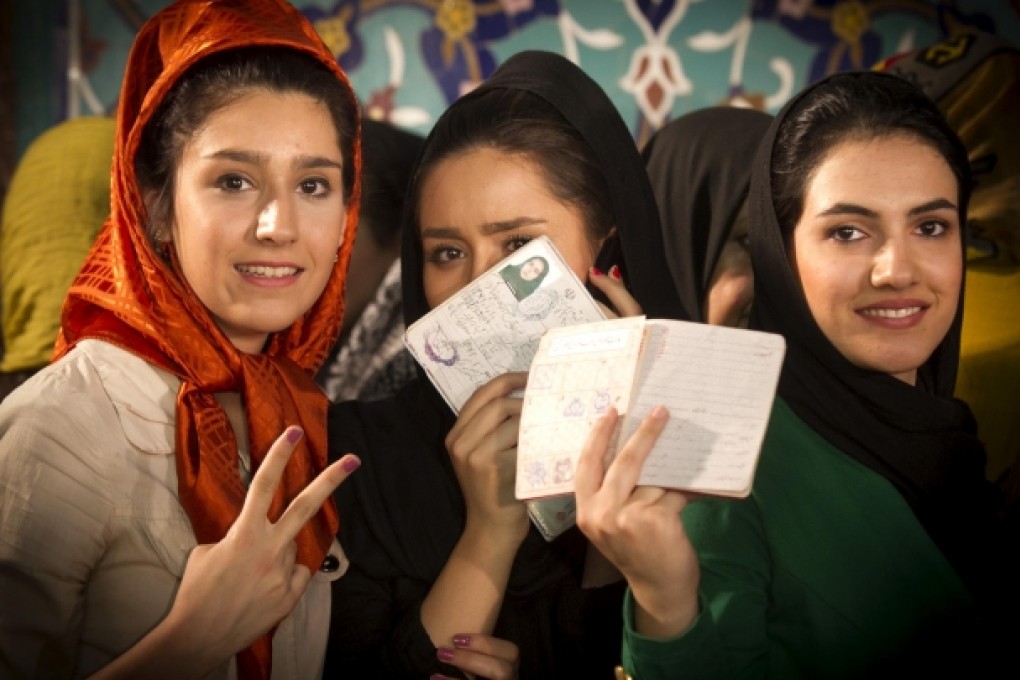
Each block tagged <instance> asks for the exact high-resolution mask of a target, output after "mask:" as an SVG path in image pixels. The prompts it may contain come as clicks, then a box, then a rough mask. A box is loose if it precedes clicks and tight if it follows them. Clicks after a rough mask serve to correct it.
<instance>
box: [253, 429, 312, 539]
mask: <svg viewBox="0 0 1020 680" xmlns="http://www.w3.org/2000/svg"><path fill="white" fill-rule="evenodd" d="M302 435H304V432H303V431H302V429H301V428H300V427H297V426H293V425H292V426H291V427H288V428H287V429H286V430H284V431H283V433H282V434H280V436H279V437H277V438H276V441H275V442H273V445H272V446H270V447H269V451H268V452H267V453H266V457H265V458H263V459H262V464H261V465H259V469H258V470H256V471H255V476H254V477H252V480H251V486H250V487H249V488H248V494H247V495H246V496H245V498H244V505H243V506H242V507H241V513H240V515H239V516H238V521H239V522H244V521H251V520H256V521H265V520H266V517H267V515H268V513H269V505H270V503H272V501H273V496H274V494H276V487H278V486H279V485H280V478H281V477H282V476H283V469H284V468H285V467H287V461H289V460H290V456H291V454H292V453H294V449H295V447H297V443H298V442H299V441H301V437H302Z"/></svg>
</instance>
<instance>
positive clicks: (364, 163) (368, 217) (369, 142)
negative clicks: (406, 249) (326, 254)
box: [358, 118, 425, 248]
mask: <svg viewBox="0 0 1020 680" xmlns="http://www.w3.org/2000/svg"><path fill="white" fill-rule="evenodd" d="M424 142H425V139H424V138H423V137H421V136H419V135H417V134H414V133H412V132H407V131H406V130H402V129H400V128H398V127H395V126H393V125H390V124H389V123H384V122H381V121H377V120H372V119H371V118H365V119H364V120H363V121H362V127H361V219H360V221H359V223H358V228H359V232H358V233H361V231H360V230H361V229H364V230H365V231H366V232H367V233H368V234H369V235H370V236H371V237H372V240H373V241H375V243H376V244H377V245H378V246H380V247H383V248H385V247H388V246H392V245H396V244H397V243H398V241H397V236H398V235H399V234H400V223H401V219H403V213H404V199H405V198H406V196H407V187H408V185H409V184H410V183H411V173H412V172H413V171H414V162H415V159H417V157H418V154H419V152H420V151H421V147H422V144H423V143H424Z"/></svg>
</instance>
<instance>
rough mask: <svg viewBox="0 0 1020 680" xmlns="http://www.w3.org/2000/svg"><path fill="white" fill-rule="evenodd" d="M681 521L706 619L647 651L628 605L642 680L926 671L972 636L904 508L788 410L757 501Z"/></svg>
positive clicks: (953, 582) (951, 579) (955, 591)
mask: <svg viewBox="0 0 1020 680" xmlns="http://www.w3.org/2000/svg"><path fill="white" fill-rule="evenodd" d="M683 521H684V526H685V528H686V530H687V532H688V535H689V536H690V538H691V541H692V542H693V543H694V546H695V548H696V549H697V552H698V558H699V561H700V563H701V589H700V598H701V613H700V614H699V616H698V618H697V619H696V620H695V622H694V623H693V624H692V626H691V628H690V629H688V630H687V631H686V632H685V633H683V634H682V635H680V636H679V637H676V638H673V639H671V640H664V641H658V640H651V639H648V638H644V637H642V636H640V635H638V634H637V633H636V632H635V631H634V628H633V621H634V616H633V607H634V603H633V600H632V598H631V595H630V593H628V595H627V600H626V603H625V610H624V618H625V622H626V623H625V630H624V641H623V659H624V666H625V668H626V669H627V670H628V671H629V672H630V673H631V674H632V675H633V676H634V677H635V678H636V679H637V680H656V679H658V678H669V679H672V678H734V677H760V678H764V677H769V678H791V677H792V678H796V677H807V678H819V677H824V678H836V677H861V676H866V675H870V674H871V673H872V672H875V671H876V670H878V669H880V668H881V669H883V670H889V667H890V666H892V665H894V664H895V663H905V664H906V665H905V666H904V667H903V668H905V669H907V670H918V665H917V663H918V659H922V660H923V661H924V662H925V663H928V664H931V665H935V666H938V665H939V664H940V658H941V656H942V655H945V656H948V657H958V656H959V640H960V637H959V636H960V635H961V634H963V633H965V632H966V631H968V630H973V627H972V626H971V625H970V624H971V622H972V621H973V618H974V607H973V602H972V601H971V599H970V596H969V595H968V593H967V592H966V590H965V589H964V586H963V584H962V582H961V581H960V580H959V578H958V577H957V576H956V573H955V572H954V571H953V569H952V568H951V566H950V565H949V563H948V562H947V561H946V559H945V558H944V557H943V555H942V553H941V552H940V551H939V550H938V548H937V547H936V546H935V544H934V543H933V542H932V541H931V539H930V538H929V537H928V534H927V533H926V532H925V530H924V528H923V527H922V526H921V524H920V523H919V522H918V521H917V519H916V517H915V515H914V513H913V512H912V511H911V509H910V507H909V506H908V505H907V504H906V502H905V501H904V500H903V497H902V496H901V495H900V494H899V493H898V492H897V491H896V490H895V489H894V488H893V486H892V485H891V484H889V482H887V481H886V480H885V479H884V478H882V477H880V476H879V475H878V474H876V473H875V472H873V471H871V470H870V469H868V468H865V467H864V466H862V465H861V464H860V463H858V462H857V461H855V460H853V459H852V458H850V457H849V456H847V455H845V454H843V453H841V452H840V451H839V450H837V449H836V448H835V447H833V446H832V445H830V444H829V443H828V442H826V441H824V440H823V439H822V438H821V437H820V436H819V435H818V434H816V433H815V432H814V431H813V430H811V429H810V428H809V427H808V426H807V425H806V424H805V423H804V422H803V421H801V420H800V419H799V418H798V417H797V416H796V415H795V414H794V413H793V411H791V410H790V408H789V406H787V405H786V404H785V403H784V402H783V401H782V400H777V401H776V404H775V408H774V409H773V412H772V418H771V421H770V423H769V429H768V432H767V434H766V437H765V443H764V445H763V449H762V455H761V460H760V461H759V467H758V471H757V474H756V477H755V481H754V488H753V490H752V493H751V495H750V497H748V498H747V499H743V500H739V501H732V500H719V499H710V500H704V501H700V502H697V503H694V504H692V505H690V506H688V507H687V508H686V509H685V510H684V512H683ZM954 646H956V647H957V649H952V648H953V647H954ZM905 659H906V660H905Z"/></svg>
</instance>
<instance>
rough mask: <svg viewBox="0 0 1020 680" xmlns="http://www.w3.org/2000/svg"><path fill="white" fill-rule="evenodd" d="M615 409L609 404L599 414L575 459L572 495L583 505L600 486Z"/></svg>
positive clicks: (615, 415) (617, 417) (617, 418)
mask: <svg viewBox="0 0 1020 680" xmlns="http://www.w3.org/2000/svg"><path fill="white" fill-rule="evenodd" d="M619 419H620V417H619V414H618V413H617V412H616V409H615V408H614V407H612V406H610V407H609V408H608V409H607V410H606V412H605V413H604V414H603V415H602V416H600V417H599V418H598V419H597V420H596V421H595V425H594V426H593V427H592V429H591V432H589V433H588V438H587V439H586V440H585V442H584V446H583V447H581V455H580V456H579V457H578V459H577V469H576V470H575V471H574V496H575V497H576V499H577V503H578V504H579V505H583V504H584V503H585V502H586V501H587V500H588V499H589V498H590V497H591V496H592V495H594V494H595V492H596V491H598V490H599V488H600V487H601V486H602V479H603V477H604V476H605V457H606V448H608V446H609V439H610V438H611V437H612V436H613V429H614V428H615V427H616V423H617V422H618V421H619Z"/></svg>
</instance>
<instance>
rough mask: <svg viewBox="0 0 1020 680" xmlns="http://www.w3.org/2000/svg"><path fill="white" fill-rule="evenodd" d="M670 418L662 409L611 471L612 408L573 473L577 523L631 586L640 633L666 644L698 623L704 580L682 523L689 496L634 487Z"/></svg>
mask: <svg viewBox="0 0 1020 680" xmlns="http://www.w3.org/2000/svg"><path fill="white" fill-rule="evenodd" d="M668 417H669V416H668V414H667V413H666V409H664V408H662V407H661V406H658V407H656V408H655V409H654V410H653V411H652V413H651V414H650V415H649V416H648V417H646V418H645V419H644V420H643V421H642V422H641V425H640V426H639V427H638V429H637V430H636V431H635V432H634V434H633V435H631V437H630V439H628V440H627V443H626V444H625V445H624V446H623V448H622V449H621V450H620V452H619V453H618V454H617V456H616V458H615V459H614V460H613V462H612V463H611V464H610V466H609V469H608V470H605V469H604V468H605V464H604V460H605V454H606V449H607V447H608V446H609V440H610V437H611V435H612V433H613V429H614V428H615V427H616V424H617V421H618V420H619V416H618V415H617V413H616V410H615V409H613V408H610V409H609V411H607V413H606V414H605V415H604V416H602V417H601V418H599V419H598V420H597V421H596V423H595V427H594V428H592V431H591V434H590V435H589V436H588V440H587V441H586V442H585V445H584V448H583V449H582V452H581V456H580V459H579V460H578V463H577V471H576V473H575V476H574V488H575V495H576V499H577V524H578V526H579V527H580V529H581V531H582V532H583V533H584V534H585V535H586V536H587V537H588V539H589V540H590V541H591V542H592V543H593V544H594V545H595V547H596V548H598V550H599V551H600V552H601V553H602V554H603V555H604V556H605V557H606V558H607V559H609V560H610V561H611V562H612V563H613V564H614V565H616V567H617V568H618V569H619V570H620V571H621V572H622V573H623V575H624V577H626V579H627V582H628V583H629V584H630V588H631V592H632V593H633V595H634V600H635V602H636V604H637V611H636V613H635V623H636V627H637V630H638V632H640V633H641V634H643V635H646V636H648V637H654V638H660V639H664V638H668V637H674V636H676V635H679V634H680V633H681V632H683V631H684V630H685V629H686V628H687V627H688V626H690V624H691V623H692V622H693V621H694V618H695V617H696V616H697V613H698V582H699V579H700V570H699V567H698V560H697V555H696V554H695V552H694V547H693V546H692V545H691V542H690V539H689V538H688V537H687V534H686V533H685V532H684V527H683V522H681V520H680V511H681V510H683V508H684V507H685V506H686V505H687V503H688V498H687V497H686V496H685V495H684V494H682V493H680V492H678V491H671V490H666V489H662V488H659V487H650V486H644V487H637V486H636V485H637V480H638V478H639V477H640V474H641V467H642V465H643V464H644V461H645V459H646V458H647V457H648V454H649V452H650V451H651V450H652V447H653V446H654V444H655V441H656V440H657V439H658V437H659V435H660V434H661V433H662V430H663V428H664V427H665V425H666V420H667V418H668Z"/></svg>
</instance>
